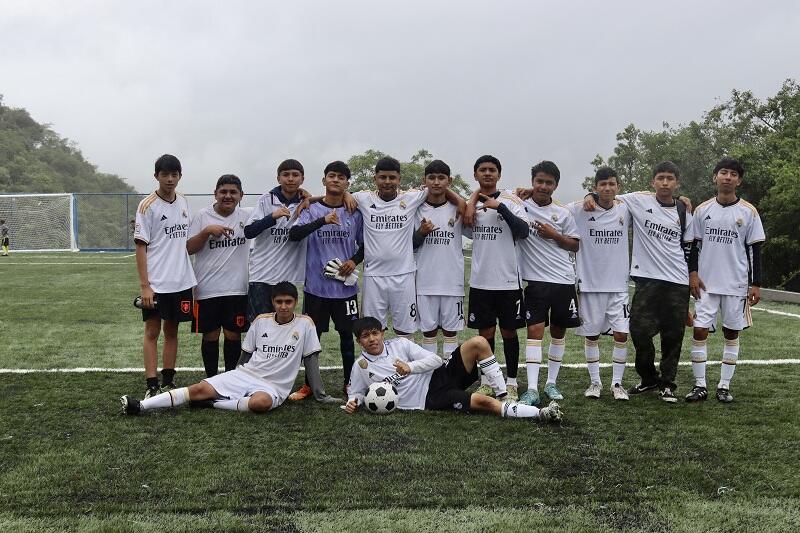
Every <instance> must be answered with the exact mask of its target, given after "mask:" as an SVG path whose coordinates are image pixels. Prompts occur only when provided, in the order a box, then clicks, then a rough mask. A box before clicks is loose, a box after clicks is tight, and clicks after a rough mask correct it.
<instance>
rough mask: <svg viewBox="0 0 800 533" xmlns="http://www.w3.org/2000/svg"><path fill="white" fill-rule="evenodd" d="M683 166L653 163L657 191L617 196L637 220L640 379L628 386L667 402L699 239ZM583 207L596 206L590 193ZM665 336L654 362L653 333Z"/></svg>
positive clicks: (634, 266)
mask: <svg viewBox="0 0 800 533" xmlns="http://www.w3.org/2000/svg"><path fill="white" fill-rule="evenodd" d="M679 179H680V170H679V169H678V166H677V165H676V164H675V163H673V162H672V161H663V162H661V163H659V164H657V165H656V166H655V167H654V168H653V177H652V182H651V184H652V186H653V189H655V193H652V192H632V193H627V194H622V195H620V196H617V198H618V199H619V200H621V201H622V202H623V203H624V204H625V205H626V206H627V207H628V212H629V213H630V215H631V220H632V223H633V254H632V258H631V279H633V281H634V282H635V284H636V289H635V290H634V293H633V301H632V302H631V312H630V316H631V318H630V334H631V340H632V341H633V347H634V349H635V350H636V372H637V373H638V374H639V377H640V378H641V381H640V382H639V384H637V385H635V386H634V387H631V388H630V389H628V394H629V395H637V394H643V393H646V392H654V391H656V390H660V393H659V396H660V398H661V399H662V400H664V401H665V402H668V403H675V402H677V401H678V399H677V397H676V396H675V389H676V387H677V385H676V383H675V376H676V374H677V371H678V360H679V359H680V356H681V342H682V341H683V328H684V324H685V323H686V317H687V315H688V311H689V270H688V264H687V261H688V249H687V247H686V246H685V244H684V243H690V244H691V242H692V241H693V240H694V237H693V235H692V232H691V231H687V229H686V228H690V227H691V223H692V216H691V214H690V213H688V212H687V209H688V208H687V206H685V205H684V202H683V201H682V200H681V199H680V198H675V197H674V193H675V190H676V189H677V188H678V186H679V184H680V182H679ZM584 208H585V209H587V210H588V211H594V210H595V209H596V204H595V202H594V199H593V198H592V196H591V195H587V196H586V198H585V200H584ZM656 335H660V337H661V364H660V367H659V370H660V375H659V371H658V370H656V367H655V356H656V350H655V346H654V345H653V337H654V336H656Z"/></svg>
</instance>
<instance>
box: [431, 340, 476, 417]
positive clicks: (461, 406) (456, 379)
mask: <svg viewBox="0 0 800 533" xmlns="http://www.w3.org/2000/svg"><path fill="white" fill-rule="evenodd" d="M479 377H480V370H478V365H477V364H476V365H475V367H474V368H473V369H472V372H467V369H466V368H464V360H463V359H462V358H461V347H460V346H459V347H458V348H456V349H455V350H453V353H452V354H451V356H450V360H449V361H448V362H447V365H445V366H440V367H439V368H437V369H436V370H434V371H433V375H432V376H431V381H430V383H429V384H428V394H426V395H425V409H428V410H431V411H447V410H449V409H452V410H454V411H461V412H464V413H468V412H470V411H469V403H470V397H471V396H472V393H471V392H467V389H468V388H469V386H470V385H472V384H473V383H475V382H476V381H478V378H479Z"/></svg>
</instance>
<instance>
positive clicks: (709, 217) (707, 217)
mask: <svg viewBox="0 0 800 533" xmlns="http://www.w3.org/2000/svg"><path fill="white" fill-rule="evenodd" d="M703 220H711V215H706V218H704V219H703Z"/></svg>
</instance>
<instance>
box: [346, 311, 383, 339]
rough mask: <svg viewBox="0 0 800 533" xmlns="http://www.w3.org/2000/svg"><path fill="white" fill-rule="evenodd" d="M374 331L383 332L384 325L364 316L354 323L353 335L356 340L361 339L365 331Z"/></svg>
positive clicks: (375, 319)
mask: <svg viewBox="0 0 800 533" xmlns="http://www.w3.org/2000/svg"><path fill="white" fill-rule="evenodd" d="M373 329H377V330H378V331H383V324H381V321H380V320H378V319H377V318H375V317H371V316H363V317H361V318H359V319H358V320H356V321H354V322H353V335H355V336H356V338H359V337H360V336H361V334H362V333H364V332H365V331H372V330H373Z"/></svg>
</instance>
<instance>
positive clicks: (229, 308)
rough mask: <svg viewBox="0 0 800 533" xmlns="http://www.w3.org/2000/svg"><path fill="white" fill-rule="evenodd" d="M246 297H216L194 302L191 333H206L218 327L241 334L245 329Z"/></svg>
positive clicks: (238, 295)
mask: <svg viewBox="0 0 800 533" xmlns="http://www.w3.org/2000/svg"><path fill="white" fill-rule="evenodd" d="M246 313H247V295H246V294H236V295H232V296H217V297H216V298H204V299H203V300H195V302H194V319H193V320H192V331H194V332H195V333H208V332H210V331H218V330H219V328H220V327H222V328H224V329H226V330H228V331H233V332H236V333H241V332H242V331H245V330H246V329H247V318H245V314H246Z"/></svg>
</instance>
